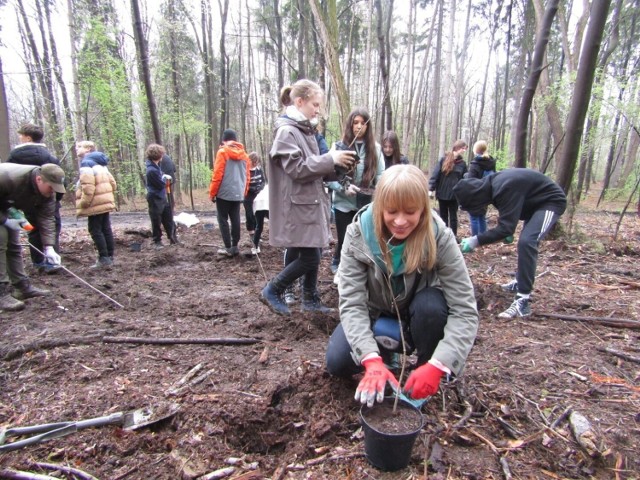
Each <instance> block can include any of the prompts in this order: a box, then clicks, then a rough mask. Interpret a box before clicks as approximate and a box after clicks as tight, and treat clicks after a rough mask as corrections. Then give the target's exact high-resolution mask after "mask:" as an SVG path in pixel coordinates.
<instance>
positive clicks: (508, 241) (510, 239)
mask: <svg viewBox="0 0 640 480" xmlns="http://www.w3.org/2000/svg"><path fill="white" fill-rule="evenodd" d="M502 243H504V244H506V245H511V244H512V243H513V235H509V236H507V237H504V240H503V241H502Z"/></svg>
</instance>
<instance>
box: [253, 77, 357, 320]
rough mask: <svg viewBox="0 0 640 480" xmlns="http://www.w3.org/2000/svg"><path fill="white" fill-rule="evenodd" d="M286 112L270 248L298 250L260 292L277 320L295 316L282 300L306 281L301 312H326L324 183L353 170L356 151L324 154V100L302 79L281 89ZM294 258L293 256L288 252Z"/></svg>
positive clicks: (272, 170)
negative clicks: (320, 132) (319, 129)
mask: <svg viewBox="0 0 640 480" xmlns="http://www.w3.org/2000/svg"><path fill="white" fill-rule="evenodd" d="M280 101H281V102H282V104H283V105H284V106H285V113H284V115H282V116H281V117H279V118H278V119H277V120H276V123H275V129H276V131H275V139H274V141H273V145H272V146H271V151H270V152H269V166H268V170H267V171H268V175H269V182H270V187H269V188H270V190H269V209H270V210H269V243H270V244H271V245H273V246H275V247H284V248H287V249H296V250H297V255H296V258H295V260H294V261H292V262H291V263H289V264H288V265H287V266H286V267H285V268H284V269H283V270H282V271H281V272H280V273H278V274H277V275H276V276H275V278H274V279H273V280H271V281H270V282H269V283H268V284H267V285H266V286H265V287H264V289H263V290H262V292H261V294H260V301H261V302H263V303H264V304H265V305H267V306H268V307H269V308H270V309H271V310H272V311H273V312H275V313H277V314H279V315H290V314H291V312H290V311H289V308H288V307H287V305H286V303H285V302H284V299H283V293H284V291H285V289H286V288H287V287H288V286H290V285H292V284H293V282H294V281H296V280H297V279H298V278H300V277H303V276H304V282H303V286H302V289H303V292H302V308H303V309H304V310H309V311H320V312H322V311H326V307H325V306H324V305H322V302H321V301H320V296H319V295H318V289H317V280H318V267H319V265H320V258H321V249H322V248H323V247H325V246H326V245H328V243H329V235H330V230H329V228H330V227H329V215H328V212H329V205H328V201H329V200H328V198H327V195H326V193H325V192H324V186H323V181H324V180H325V179H327V180H335V179H336V175H335V167H336V166H340V167H342V168H343V169H345V170H351V169H353V165H354V162H355V159H354V154H355V152H348V151H333V152H329V153H326V154H324V155H320V153H319V149H318V143H317V141H316V137H315V132H316V129H315V126H316V124H317V123H318V114H319V113H320V108H321V106H322V103H323V101H324V92H323V91H322V89H321V88H320V86H319V85H318V84H316V83H314V82H311V81H309V80H298V81H297V82H296V83H295V84H293V85H291V86H288V87H285V88H283V89H282V92H281V94H280ZM289 253H290V254H291V252H289Z"/></svg>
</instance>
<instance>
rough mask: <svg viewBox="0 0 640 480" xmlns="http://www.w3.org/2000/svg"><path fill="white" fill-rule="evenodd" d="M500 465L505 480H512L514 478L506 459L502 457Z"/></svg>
mask: <svg viewBox="0 0 640 480" xmlns="http://www.w3.org/2000/svg"><path fill="white" fill-rule="evenodd" d="M500 465H501V466H502V472H503V473H504V478H505V480H511V478H513V477H512V476H511V469H510V468H509V464H508V463H507V459H506V458H505V457H500Z"/></svg>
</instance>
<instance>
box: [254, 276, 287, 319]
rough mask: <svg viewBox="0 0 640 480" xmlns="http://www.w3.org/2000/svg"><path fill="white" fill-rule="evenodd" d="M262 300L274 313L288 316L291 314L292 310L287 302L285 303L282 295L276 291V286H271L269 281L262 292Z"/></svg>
mask: <svg viewBox="0 0 640 480" xmlns="http://www.w3.org/2000/svg"><path fill="white" fill-rule="evenodd" d="M260 301H261V302H262V303H264V304H265V305H266V306H267V307H269V308H270V309H271V311H272V312H273V313H277V314H278V315H283V316H285V317H288V316H289V315H291V311H290V310H289V307H287V304H286V303H284V300H283V298H282V295H281V294H279V293H278V292H276V290H275V288H273V287H272V286H271V283H267V286H266V287H264V288H263V289H262V292H260Z"/></svg>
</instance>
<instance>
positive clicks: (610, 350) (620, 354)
mask: <svg viewBox="0 0 640 480" xmlns="http://www.w3.org/2000/svg"><path fill="white" fill-rule="evenodd" d="M596 350H598V351H599V352H605V353H609V354H611V355H613V356H615V357H619V358H622V359H624V360H628V361H629V362H634V363H640V357H634V356H632V355H627V354H626V353H624V352H619V351H618V350H614V349H613V348H609V347H606V348H603V347H596Z"/></svg>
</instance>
